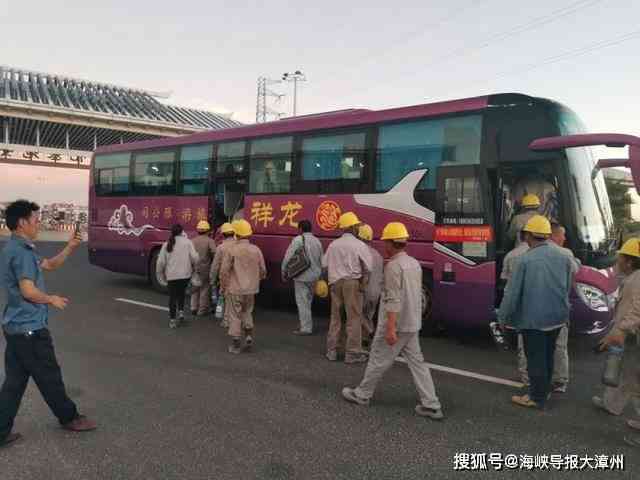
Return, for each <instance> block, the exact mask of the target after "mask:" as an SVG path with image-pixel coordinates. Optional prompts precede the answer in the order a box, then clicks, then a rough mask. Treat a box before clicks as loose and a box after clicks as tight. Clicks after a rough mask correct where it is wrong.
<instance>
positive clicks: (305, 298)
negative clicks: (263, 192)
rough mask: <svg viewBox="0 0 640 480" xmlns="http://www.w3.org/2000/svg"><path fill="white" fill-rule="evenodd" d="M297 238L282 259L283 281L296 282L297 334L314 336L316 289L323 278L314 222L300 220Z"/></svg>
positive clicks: (320, 247) (320, 244) (320, 251)
mask: <svg viewBox="0 0 640 480" xmlns="http://www.w3.org/2000/svg"><path fill="white" fill-rule="evenodd" d="M298 231H299V232H300V235H297V236H295V237H294V238H293V240H291V243H290V244H289V247H288V248H287V251H286V252H285V254H284V258H283V259H282V272H281V273H282V280H283V281H284V282H288V281H289V280H293V289H294V292H295V296H296V306H297V307H298V317H299V320H300V325H299V327H298V328H296V329H295V330H294V331H293V334H294V335H311V334H312V333H313V317H312V315H311V306H312V304H313V296H314V295H313V294H314V288H315V287H316V282H317V281H318V280H319V279H320V276H321V275H322V253H323V250H322V243H320V240H318V238H317V237H316V236H315V235H314V234H313V232H312V227H311V222H310V221H309V220H300V221H299V222H298Z"/></svg>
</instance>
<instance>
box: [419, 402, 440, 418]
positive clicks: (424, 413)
mask: <svg viewBox="0 0 640 480" xmlns="http://www.w3.org/2000/svg"><path fill="white" fill-rule="evenodd" d="M415 410H416V413H417V414H418V415H420V416H421V417H428V418H430V419H432V420H442V419H443V418H444V413H442V409H441V408H428V407H425V406H424V405H422V404H419V405H416V408H415Z"/></svg>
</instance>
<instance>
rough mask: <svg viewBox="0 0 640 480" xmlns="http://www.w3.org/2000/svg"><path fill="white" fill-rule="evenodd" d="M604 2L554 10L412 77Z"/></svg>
mask: <svg viewBox="0 0 640 480" xmlns="http://www.w3.org/2000/svg"><path fill="white" fill-rule="evenodd" d="M601 1H602V0H578V1H576V2H573V3H571V4H569V5H566V6H564V7H562V8H558V9H556V10H553V11H552V12H549V13H547V14H545V15H542V16H539V17H536V18H533V19H531V20H529V21H527V22H525V23H523V24H521V25H518V26H516V27H513V28H510V29H508V30H505V31H503V32H498V33H496V34H493V35H490V36H489V37H487V38H485V39H484V40H483V41H481V42H480V43H479V44H475V45H467V46H463V47H460V48H457V49H455V50H452V51H450V52H448V53H446V54H444V55H441V56H439V57H437V58H435V59H434V60H432V61H430V62H427V63H426V64H424V65H422V66H421V67H420V69H419V70H417V71H414V72H410V73H411V74H412V75H411V76H415V75H417V74H419V73H420V72H422V71H423V70H425V69H426V68H429V67H433V66H436V65H438V64H441V63H446V62H449V61H451V60H453V59H456V58H458V57H461V56H466V55H468V54H470V53H473V52H475V51H478V50H482V49H484V48H487V47H488V46H490V45H492V44H494V43H496V42H498V41H503V40H506V39H508V38H511V37H514V36H517V35H520V34H522V33H525V32H529V31H532V30H535V29H537V28H540V27H542V26H544V25H547V24H549V23H552V22H555V21H557V20H560V19H562V18H565V17H568V16H570V15H573V14H574V13H577V12H579V11H580V10H584V9H585V8H589V7H592V6H594V5H595V4H597V3H600V2H601ZM373 88H375V85H372V86H371V87H369V88H367V89H364V90H360V93H362V92H367V91H370V90H371V89H373Z"/></svg>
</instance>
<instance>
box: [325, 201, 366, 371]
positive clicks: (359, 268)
mask: <svg viewBox="0 0 640 480" xmlns="http://www.w3.org/2000/svg"><path fill="white" fill-rule="evenodd" d="M359 226H360V220H358V217H357V216H356V214H355V213H353V212H347V213H344V214H342V215H341V216H340V218H339V219H338V228H340V230H342V232H343V234H342V236H341V237H340V238H338V239H337V240H334V241H333V242H331V244H330V245H329V247H328V248H327V251H326V253H325V254H324V257H323V259H322V266H323V267H326V268H327V269H328V273H329V286H330V289H331V322H330V324H329V332H328V334H327V355H326V356H327V359H328V360H330V361H332V362H335V361H336V360H337V359H338V352H337V348H338V341H339V339H340V332H341V330H342V307H343V306H344V309H345V310H346V313H347V326H346V330H347V343H346V354H345V360H344V361H345V363H364V362H366V361H367V355H366V353H365V352H364V351H363V349H362V300H363V295H364V292H365V290H366V286H367V281H368V277H369V274H370V272H371V268H372V265H371V263H372V261H371V253H369V249H368V248H367V246H366V245H365V244H364V243H363V242H362V241H361V240H359V239H358V238H357V235H358V227H359Z"/></svg>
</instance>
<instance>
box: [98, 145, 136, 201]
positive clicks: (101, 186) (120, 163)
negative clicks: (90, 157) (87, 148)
mask: <svg viewBox="0 0 640 480" xmlns="http://www.w3.org/2000/svg"><path fill="white" fill-rule="evenodd" d="M130 160H131V154H130V153H115V154H110V155H96V157H95V160H94V165H93V168H94V175H95V176H94V178H95V188H96V195H99V196H107V195H126V194H128V193H129V180H130V178H129V177H130V175H129V162H130Z"/></svg>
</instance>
